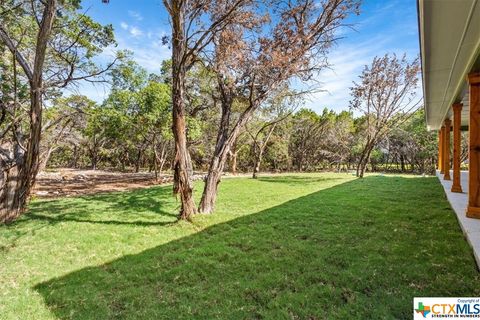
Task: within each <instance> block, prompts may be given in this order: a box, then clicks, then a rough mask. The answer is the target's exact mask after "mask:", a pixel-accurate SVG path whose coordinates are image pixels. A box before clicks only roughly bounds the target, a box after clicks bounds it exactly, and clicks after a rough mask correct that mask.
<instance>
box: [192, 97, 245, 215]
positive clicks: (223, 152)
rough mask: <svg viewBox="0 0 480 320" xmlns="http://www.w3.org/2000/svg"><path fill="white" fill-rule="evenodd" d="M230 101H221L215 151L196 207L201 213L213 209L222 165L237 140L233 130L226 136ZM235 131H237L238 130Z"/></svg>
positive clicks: (209, 211)
mask: <svg viewBox="0 0 480 320" xmlns="http://www.w3.org/2000/svg"><path fill="white" fill-rule="evenodd" d="M232 102H233V101H232V100H230V99H227V100H226V101H222V117H221V119H220V126H219V129H218V134H217V141H216V143H215V151H214V153H213V157H212V161H211V162H210V166H209V168H208V174H207V177H206V179H205V186H204V189H203V194H202V200H201V201H200V205H199V208H198V210H199V211H200V212H201V213H212V212H213V210H214V209H215V202H216V200H217V190H218V184H219V183H220V177H221V175H222V172H223V167H224V166H225V161H226V160H227V155H228V152H229V150H230V148H231V147H232V146H233V144H234V143H235V141H236V140H237V135H238V133H237V134H235V131H234V132H232V135H230V137H229V136H228V129H229V124H230V113H231V104H232ZM237 131H238V132H239V130H237Z"/></svg>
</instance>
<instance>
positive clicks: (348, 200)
mask: <svg viewBox="0 0 480 320" xmlns="http://www.w3.org/2000/svg"><path fill="white" fill-rule="evenodd" d="M200 186H201V185H197V189H200ZM199 191H200V190H197V199H198V198H199V197H198V196H199V194H198V192H199ZM177 209H178V203H177V202H176V201H175V199H174V198H172V196H171V187H168V186H167V187H153V188H150V189H143V190H137V191H133V192H124V193H116V194H107V195H98V196H90V197H80V198H65V199H59V200H52V201H34V202H33V203H32V204H31V206H30V211H29V213H28V214H27V215H25V216H24V217H22V218H21V219H20V220H19V221H18V222H16V223H14V224H13V225H10V226H7V227H5V226H2V227H0V241H1V242H0V318H1V319H217V318H218V319H261V318H265V319H346V318H358V319H362V318H363V319H388V318H391V319H410V318H411V317H412V313H413V310H412V306H413V301H412V300H413V297H415V296H480V276H479V273H478V271H477V269H476V266H475V262H474V259H473V256H472V252H471V249H470V247H469V246H468V245H467V243H466V241H465V240H464V238H463V235H462V233H461V231H460V228H459V226H458V223H457V221H456V218H455V216H454V213H453V211H452V210H451V209H450V207H449V204H448V202H447V201H446V199H445V196H444V194H443V190H442V188H441V186H440V184H439V183H438V181H437V179H436V178H433V177H429V178H422V177H407V176H376V175H371V176H367V177H366V178H364V179H362V180H358V179H354V178H353V177H352V176H351V175H347V174H302V175H299V174H296V175H293V174H292V175H281V176H275V177H263V178H260V179H258V180H253V179H247V178H237V179H225V180H224V181H223V182H222V184H221V187H220V195H219V199H218V206H217V211H216V213H215V214H213V215H208V216H198V217H197V218H196V219H195V222H194V223H193V224H189V223H175V220H176V218H175V216H176V211H177Z"/></svg>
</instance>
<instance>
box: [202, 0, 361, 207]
mask: <svg viewBox="0 0 480 320" xmlns="http://www.w3.org/2000/svg"><path fill="white" fill-rule="evenodd" d="M270 6H271V7H272V8H273V10H271V12H272V15H273V16H272V17H269V16H268V15H260V14H258V13H257V14H254V13H253V12H250V14H248V15H246V16H242V17H241V19H239V20H238V21H234V22H232V24H231V25H230V26H229V28H226V29H224V30H222V33H220V34H219V35H218V37H217V38H215V59H214V61H213V66H212V69H213V70H214V71H215V72H216V74H217V79H218V90H219V93H220V94H219V98H220V100H221V120H220V125H219V129H218V135H217V141H216V147H215V151H214V154H213V157H212V160H211V163H210V166H209V170H208V174H207V177H206V181H205V187H204V190H203V194H202V200H201V202H200V205H199V211H200V212H202V213H211V212H212V211H213V210H214V207H215V202H216V196H217V188H218V184H219V183H220V178H221V174H222V172H223V168H224V166H225V161H226V159H227V155H228V154H229V152H230V150H231V148H232V146H233V144H234V143H235V141H236V139H237V136H238V134H239V133H240V132H241V130H242V128H243V127H244V126H245V124H246V123H248V121H250V119H251V117H252V115H253V113H254V112H255V111H256V110H258V109H259V108H260V107H261V106H262V104H263V102H264V101H265V100H266V99H267V98H268V97H269V96H270V94H271V93H272V92H273V91H275V90H276V89H277V88H279V87H280V86H282V85H285V84H286V83H288V81H290V80H292V79H294V78H296V79H301V80H309V79H311V77H312V75H314V74H316V73H317V72H318V71H320V70H322V69H323V68H325V67H326V66H328V63H327V61H326V55H327V53H328V51H329V49H330V47H331V46H332V45H333V43H334V42H335V40H336V37H335V31H336V30H337V29H338V28H340V27H341V26H342V25H343V24H342V23H343V20H344V18H345V17H346V16H347V15H348V14H350V13H356V12H358V7H359V2H358V1H355V0H324V1H321V2H320V3H318V2H317V1H313V0H302V1H295V2H291V1H288V2H285V1H273V2H272V3H270ZM235 105H242V106H244V108H243V109H242V110H241V112H239V116H238V117H237V118H236V120H233V119H232V118H231V115H232V110H234V107H235Z"/></svg>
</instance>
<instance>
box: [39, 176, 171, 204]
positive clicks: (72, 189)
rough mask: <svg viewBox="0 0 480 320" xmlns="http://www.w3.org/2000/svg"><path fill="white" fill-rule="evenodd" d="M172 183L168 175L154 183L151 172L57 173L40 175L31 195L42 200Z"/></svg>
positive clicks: (160, 177)
mask: <svg viewBox="0 0 480 320" xmlns="http://www.w3.org/2000/svg"><path fill="white" fill-rule="evenodd" d="M172 179H173V177H172V176H171V175H160V176H159V179H158V181H155V174H154V173H153V172H151V173H148V172H140V173H124V172H109V171H103V170H75V169H57V170H54V171H50V170H49V171H47V172H42V173H40V174H39V175H38V177H37V184H36V187H35V190H34V192H33V193H34V195H35V196H37V197H41V198H46V197H48V198H49V197H62V196H73V195H86V194H95V193H105V192H113V191H124V190H132V189H138V188H145V187H149V186H153V185H158V184H165V183H171V182H172Z"/></svg>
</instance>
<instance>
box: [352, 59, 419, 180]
mask: <svg viewBox="0 0 480 320" xmlns="http://www.w3.org/2000/svg"><path fill="white" fill-rule="evenodd" d="M419 71H420V64H419V59H418V58H416V59H414V60H413V61H412V62H409V61H408V60H407V58H406V55H403V57H402V58H398V57H397V56H396V55H393V56H390V55H388V54H386V55H385V56H383V57H380V58H379V57H375V58H374V59H373V61H372V64H371V66H365V68H364V69H363V71H362V74H361V75H360V80H361V81H360V82H359V83H356V82H355V83H354V85H353V87H352V88H351V94H352V101H351V103H350V105H351V108H352V109H355V110H358V111H360V112H362V113H363V114H364V116H365V118H366V121H367V124H366V136H365V145H364V148H363V150H362V152H361V155H360V158H359V160H358V165H357V177H363V175H364V173H365V169H366V167H367V164H368V162H369V160H370V156H371V153H372V150H373V149H374V148H375V146H376V145H377V144H378V142H379V141H380V140H381V139H382V138H383V137H384V136H385V135H386V134H387V133H388V132H389V131H390V130H392V129H393V128H395V127H396V126H398V125H399V124H400V123H402V122H404V121H405V120H406V119H407V118H408V117H410V116H411V115H412V114H413V112H412V111H413V110H414V109H416V108H418V105H419V103H420V102H421V99H417V97H416V93H417V92H416V89H417V85H418V73H419Z"/></svg>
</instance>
